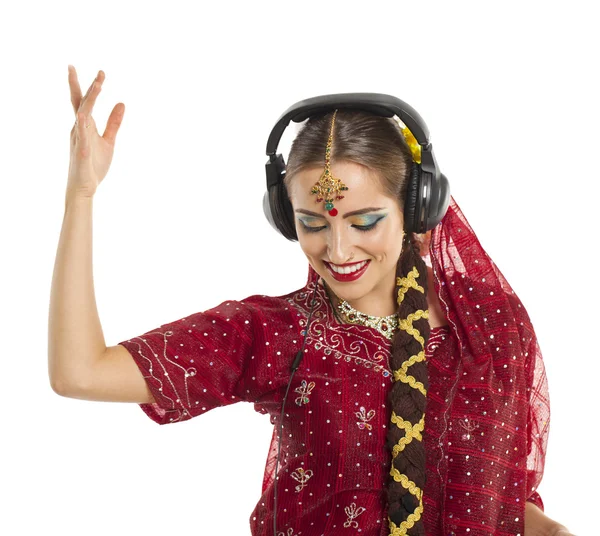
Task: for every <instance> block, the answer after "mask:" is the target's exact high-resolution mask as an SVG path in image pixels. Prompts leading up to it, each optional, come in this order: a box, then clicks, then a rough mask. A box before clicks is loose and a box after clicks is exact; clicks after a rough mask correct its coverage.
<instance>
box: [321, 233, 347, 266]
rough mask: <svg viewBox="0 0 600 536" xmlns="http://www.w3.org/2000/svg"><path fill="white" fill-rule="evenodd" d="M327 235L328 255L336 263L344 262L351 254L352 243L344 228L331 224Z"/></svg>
mask: <svg viewBox="0 0 600 536" xmlns="http://www.w3.org/2000/svg"><path fill="white" fill-rule="evenodd" d="M327 234H328V237H327V255H328V257H329V260H330V261H331V262H332V263H334V264H344V263H346V262H348V259H349V258H350V256H351V250H352V244H351V243H350V241H349V239H348V237H347V236H346V233H345V232H344V230H343V229H339V228H338V229H337V230H335V229H334V228H333V226H330V231H329V233H327Z"/></svg>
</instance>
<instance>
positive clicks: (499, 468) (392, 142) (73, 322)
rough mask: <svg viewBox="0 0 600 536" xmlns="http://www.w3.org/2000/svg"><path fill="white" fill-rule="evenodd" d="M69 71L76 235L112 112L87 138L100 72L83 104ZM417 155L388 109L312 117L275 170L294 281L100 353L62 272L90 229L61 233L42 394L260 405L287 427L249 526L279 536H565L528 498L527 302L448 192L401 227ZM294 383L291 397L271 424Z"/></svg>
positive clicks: (164, 415) (534, 481)
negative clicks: (48, 384)
mask: <svg viewBox="0 0 600 536" xmlns="http://www.w3.org/2000/svg"><path fill="white" fill-rule="evenodd" d="M69 80H70V84H71V94H72V102H73V106H74V108H75V111H76V113H77V118H78V121H77V124H76V127H74V130H73V144H72V155H71V167H70V174H69V181H68V186H67V197H66V199H67V215H66V216H65V224H64V225H67V226H73V227H76V226H77V225H84V224H83V223H81V221H89V211H90V210H91V208H90V204H91V201H90V200H91V199H92V198H93V195H94V193H95V191H96V188H97V185H98V184H99V182H100V181H101V180H102V179H103V177H104V176H105V175H106V172H107V170H108V167H109V165H110V160H111V158H112V150H113V147H114V141H115V136H116V133H117V130H118V128H119V126H120V123H121V121H122V117H123V112H124V107H123V106H122V105H120V104H117V105H116V106H115V108H114V109H113V112H112V113H111V115H110V117H109V120H108V126H107V129H106V131H105V133H104V135H103V136H102V137H100V136H98V134H97V133H96V131H95V128H94V124H93V120H92V118H91V112H92V108H93V104H94V101H95V99H96V97H97V94H98V92H99V90H100V86H101V84H102V82H103V80H104V73H103V72H102V71H100V72H99V75H98V77H97V79H96V82H95V84H93V85H92V87H91V88H90V90H89V91H88V94H87V95H86V96H85V97H84V98H83V99H82V98H81V92H80V90H79V85H78V83H77V78H76V75H75V72H74V70H73V69H72V70H71V71H70V76H69ZM418 159H419V153H418V148H416V147H415V145H414V143H413V138H412V135H411V133H410V132H409V131H408V130H407V129H405V128H404V129H403V128H399V126H398V125H397V124H396V122H395V121H394V120H392V119H390V118H386V117H380V116H376V115H372V114H369V113H367V112H364V111H359V110H332V111H329V112H327V113H323V114H318V115H315V116H314V117H311V118H310V119H309V120H308V121H307V122H306V124H305V125H304V128H303V129H302V130H301V131H300V133H299V134H298V136H297V137H296V139H295V141H294V143H293V146H292V149H291V151H290V155H289V162H288V165H287V167H286V174H285V191H286V195H287V196H288V197H289V201H290V203H291V210H293V216H292V217H293V222H294V223H293V225H294V229H295V236H297V239H298V241H299V243H300V246H301V248H302V250H303V251H304V253H305V255H306V256H307V259H308V261H309V275H308V280H307V283H306V285H305V286H304V287H303V288H301V289H298V290H296V291H294V292H291V293H289V294H286V295H284V296H277V297H268V296H262V295H255V296H249V297H248V298H246V299H244V300H240V301H235V300H229V301H225V302H223V303H221V304H220V305H218V306H217V307H214V308H212V309H210V310H208V311H205V312H202V313H195V314H192V315H190V316H188V317H185V318H182V319H179V320H177V321H175V322H171V323H169V324H165V325H162V326H160V328H157V329H155V330H152V331H149V332H147V333H145V334H143V335H141V336H139V337H133V338H131V339H129V340H126V341H122V342H121V343H119V344H118V345H117V346H114V347H110V348H102V346H103V343H101V341H100V340H98V338H97V337H98V335H97V334H98V333H101V330H99V329H98V325H99V322H98V321H97V314H96V315H95V316H94V315H75V314H74V313H71V314H73V316H72V317H71V318H66V315H68V314H69V311H72V310H73V309H71V308H70V307H69V306H68V299H69V295H68V292H67V290H66V285H62V284H61V281H62V278H61V271H62V270H65V271H66V270H68V268H67V267H68V263H69V262H71V263H75V262H77V261H76V259H81V258H82V254H83V252H85V251H88V249H86V247H87V242H86V239H89V234H86V233H79V234H78V233H74V234H73V236H74V237H76V238H79V240H80V242H79V243H77V244H75V245H73V244H72V245H71V247H70V249H69V251H68V252H65V253H63V252H62V248H61V247H60V245H59V255H58V257H57V264H56V269H55V277H54V280H53V289H52V303H51V317H50V330H51V337H50V340H51V341H53V342H52V343H51V347H50V349H49V356H50V357H49V358H50V367H49V370H50V374H51V381H52V385H53V387H54V389H55V390H56V391H57V392H58V393H60V394H62V395H64V396H73V397H77V398H86V399H90V400H110V401H115V400H120V401H125V400H127V401H132V400H133V401H136V402H139V403H140V404H141V408H142V409H143V410H144V411H145V412H146V414H147V415H148V416H149V417H150V418H152V419H153V420H154V421H156V422H158V423H159V424H167V423H172V422H179V421H182V420H187V419H190V418H192V417H195V416H198V415H201V414H203V413H205V412H206V411H209V410H210V409H212V408H214V407H218V406H222V405H226V404H230V403H233V402H237V401H242V400H243V401H248V402H252V403H254V405H255V409H256V410H257V411H259V412H261V413H265V414H267V413H268V414H269V415H270V416H271V422H272V423H273V424H275V423H277V424H278V425H283V427H284V428H285V433H281V432H280V430H279V426H278V427H274V431H273V438H272V441H271V447H270V449H269V455H268V457H267V463H266V467H265V475H264V481H263V488H262V491H263V494H262V496H261V497H260V498H259V500H258V502H257V505H256V507H255V509H254V511H253V512H252V514H251V516H250V525H251V530H252V534H253V535H267V534H273V532H274V530H273V525H275V524H276V525H277V534H278V535H284V536H295V535H303V536H308V535H313V534H314V535H321V534H323V535H328V534H337V533H338V532H342V533H344V534H345V533H361V534H363V535H373V536H374V535H385V534H393V535H400V534H411V535H412V534H428V535H437V534H439V535H442V534H443V535H447V534H506V535H508V534H511V535H514V534H525V535H526V536H533V535H534V534H548V535H550V534H569V533H568V531H567V529H566V528H565V527H564V526H562V525H560V524H558V523H556V522H555V521H553V520H551V519H550V518H548V517H547V516H545V515H544V513H543V511H542V509H543V503H542V501H541V498H540V496H539V495H538V494H537V492H536V491H535V489H536V488H537V486H538V484H539V482H540V480H541V477H542V472H543V460H544V453H545V446H546V440H547V434H548V419H549V410H548V400H547V385H546V379H545V374H544V368H543V362H542V356H541V353H540V349H539V345H538V344H537V339H536V337H535V333H534V331H533V328H532V326H531V323H530V322H529V318H528V316H527V313H526V311H525V309H524V308H523V306H522V304H521V302H520V300H519V299H518V297H517V296H516V295H515V294H514V292H513V291H512V289H511V288H510V286H509V284H508V282H507V281H506V280H505V279H504V277H503V276H502V274H501V273H500V271H499V270H498V269H497V267H496V266H495V265H494V263H493V262H492V261H491V259H490V258H489V256H487V254H486V253H485V251H484V250H483V249H482V248H481V245H480V244H479V242H478V240H477V238H476V236H475V234H474V232H473V230H472V229H471V227H470V226H469V224H468V222H467V221H466V219H465V218H464V216H463V214H462V212H461V211H460V209H459V207H458V205H457V204H456V202H455V201H454V200H453V199H451V201H450V205H449V207H448V210H447V212H446V214H445V216H444V218H443V221H442V222H441V223H440V224H439V225H437V226H436V227H435V228H434V229H433V230H432V231H431V232H428V233H425V234H421V235H415V234H414V233H405V232H404V229H405V221H404V216H405V214H404V212H403V208H404V202H405V197H406V188H407V181H408V178H409V176H410V174H411V173H412V171H411V170H412V169H414V167H413V164H414V163H415V162H418ZM331 179H333V182H332V180H331ZM332 184H334V185H335V192H331V191H328V190H327V188H328V187H330V186H331V185H332ZM330 189H331V188H330ZM333 194H336V195H335V196H334V195H333ZM334 205H335V206H334ZM69 209H70V210H69ZM64 234H69V233H64ZM61 240H62V235H61ZM419 244H420V245H419ZM78 245H79V248H78ZM78 249H79V250H78ZM79 262H81V261H79ZM349 272H353V273H352V274H350V273H349ZM82 277H84V275H82ZM70 283H71V284H73V281H72V280H71V281H70ZM63 287H65V288H63ZM80 288H82V289H84V288H86V285H83V284H82V285H81V287H80ZM87 290H88V291H89V286H88V287H87ZM92 290H93V287H92ZM72 299H73V301H75V297H72ZM77 299H78V300H79V302H80V303H81V296H77ZM87 303H89V304H90V307H95V305H93V300H92V299H90V300H89V301H88V302H87ZM86 316H87V318H94V320H95V322H94V325H91V326H89V325H85V321H86V320H85V318H86ZM59 328H61V329H59ZM69 330H72V332H73V333H78V334H80V339H81V334H82V333H83V334H84V337H85V335H88V337H87V338H86V339H85V340H86V341H87V344H88V345H89V347H88V349H89V351H88V352H81V348H79V351H78V352H74V351H72V350H70V349H69V347H68V344H69V340H70V339H69ZM100 336H101V335H100ZM94 337H96V338H94ZM71 338H73V337H71ZM298 353H299V354H300V355H301V357H302V360H301V362H300V364H299V366H298V368H297V372H295V373H294V375H293V376H292V377H291V378H290V364H291V361H292V360H293V356H294V355H296V354H298ZM82 354H83V355H87V356H90V357H89V359H90V361H89V362H88V363H84V362H81V355H82ZM75 355H76V356H77V363H74V362H69V360H68V356H75ZM92 370H93V373H92ZM117 379H118V381H117ZM288 382H291V383H290V384H289V385H291V389H292V393H293V395H292V397H293V403H290V404H288V405H286V406H285V416H286V418H285V420H284V421H283V422H280V417H279V413H280V410H281V407H282V404H283V403H284V401H285V398H286V397H287V392H288V391H287V389H286V387H289V386H288ZM290 402H291V401H290ZM279 444H281V455H282V460H281V468H279V463H277V462H276V459H275V458H276V455H277V450H278V445H279ZM275 474H277V475H279V476H278V478H277V479H275ZM277 484H279V486H278V485H277ZM275 503H276V505H275ZM274 511H276V513H277V517H276V520H275V519H273V518H274V515H273V514H274Z"/></svg>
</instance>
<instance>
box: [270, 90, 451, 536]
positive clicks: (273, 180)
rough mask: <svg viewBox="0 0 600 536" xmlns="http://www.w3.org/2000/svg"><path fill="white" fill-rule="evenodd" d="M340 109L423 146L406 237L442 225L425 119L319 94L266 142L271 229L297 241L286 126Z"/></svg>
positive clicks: (373, 98) (446, 197) (377, 98)
mask: <svg viewBox="0 0 600 536" xmlns="http://www.w3.org/2000/svg"><path fill="white" fill-rule="evenodd" d="M342 108H349V109H358V110H363V111H366V112H369V113H372V114H374V115H379V116H382V117H393V116H394V115H396V116H397V117H398V118H400V120H401V121H402V122H403V123H404V124H405V125H406V126H407V127H408V129H409V130H410V132H411V133H412V134H413V136H414V137H415V138H416V140H417V142H418V143H419V145H420V146H421V163H420V164H418V163H416V162H414V160H413V162H412V166H411V169H410V177H409V182H408V185H407V190H406V200H405V203H404V229H405V232H406V233H411V232H412V233H417V234H422V233H426V232H427V231H429V230H430V229H433V228H434V227H435V226H436V225H437V224H438V223H439V222H440V221H442V218H443V217H444V215H445V214H446V211H447V210H448V206H449V204H450V183H449V182H448V179H447V178H446V176H445V175H444V174H443V173H441V172H440V170H439V168H438V166H437V162H436V160H435V156H434V154H433V147H432V145H431V142H430V141H429V129H428V128H427V125H426V124H425V121H423V119H422V118H421V116H420V115H419V114H418V113H417V111H416V110H415V109H414V108H413V107H412V106H410V105H408V104H407V103H405V102H403V101H401V100H400V99H398V98H396V97H393V96H392V95H385V94H383V93H335V94H331V95H321V96H318V97H313V98H310V99H305V100H301V101H298V102H297V103H296V104H293V105H292V106H290V107H289V108H288V109H287V110H286V111H285V112H283V114H282V115H281V116H280V117H279V119H278V120H277V123H275V126H274V127H273V129H272V130H271V134H269V139H268V141H267V156H268V157H269V160H268V161H267V163H266V165H265V168H266V172H267V191H266V192H265V194H264V196H263V211H264V213H265V216H266V218H267V220H268V221H269V223H270V224H271V226H272V227H273V228H274V229H275V230H276V231H278V232H279V233H281V234H282V235H283V236H284V237H285V238H287V239H288V240H298V236H297V234H296V227H295V224H294V211H293V208H292V203H291V201H290V199H289V196H288V194H287V190H286V188H285V185H284V184H283V179H284V177H285V161H284V160H283V156H282V155H281V154H277V146H278V145H279V141H280V140H281V136H282V135H283V132H284V131H285V129H286V127H287V126H288V124H289V122H290V121H294V122H295V123H300V122H302V121H304V120H305V119H307V118H308V117H310V116H312V115H317V114H321V113H326V112H329V111H333V110H335V109H342ZM316 288H317V282H316V281H315V283H314V288H313V292H312V303H311V307H310V313H309V315H308V319H307V321H306V327H305V329H304V331H303V332H302V333H301V334H302V335H303V336H304V338H303V340H302V348H301V349H300V350H299V351H298V353H297V354H296V357H295V359H294V362H293V363H292V365H291V367H290V372H291V375H290V380H289V382H288V385H287V389H286V391H285V396H284V397H283V404H282V406H281V415H280V418H279V434H278V437H279V441H278V445H277V461H276V464H275V477H274V490H273V504H274V506H273V536H277V482H278V480H279V476H278V474H277V472H278V468H279V454H280V450H281V435H282V429H283V415H284V408H285V402H286V399H287V395H288V391H289V389H290V385H291V383H292V379H293V377H294V373H295V372H296V370H297V368H298V367H299V366H300V361H302V356H303V355H304V347H305V345H306V337H307V335H308V328H309V325H310V320H311V317H312V313H313V309H314V305H315V291H316Z"/></svg>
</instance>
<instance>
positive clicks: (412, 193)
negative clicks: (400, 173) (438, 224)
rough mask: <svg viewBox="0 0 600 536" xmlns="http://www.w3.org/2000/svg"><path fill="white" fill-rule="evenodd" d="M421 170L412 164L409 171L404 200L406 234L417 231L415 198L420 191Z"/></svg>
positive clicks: (414, 163) (415, 164)
mask: <svg viewBox="0 0 600 536" xmlns="http://www.w3.org/2000/svg"><path fill="white" fill-rule="evenodd" d="M420 182H421V168H420V166H419V165H418V164H417V163H416V162H413V163H412V166H411V169H410V178H409V179H408V185H407V187H406V199H405V201H404V230H405V231H406V232H407V233H415V232H417V231H416V229H418V227H419V226H418V222H417V221H415V219H416V211H417V197H418V195H419V191H420V189H421V188H420Z"/></svg>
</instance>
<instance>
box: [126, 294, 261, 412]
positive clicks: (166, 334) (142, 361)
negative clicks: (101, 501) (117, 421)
mask: <svg viewBox="0 0 600 536" xmlns="http://www.w3.org/2000/svg"><path fill="white" fill-rule="evenodd" d="M256 324H258V325H256ZM261 326H262V324H259V322H258V321H257V318H256V314H255V313H254V311H253V309H252V308H251V307H249V306H247V305H245V304H244V302H239V301H227V302H223V303H221V304H220V305H218V306H216V307H214V308H212V309H209V310H207V311H205V312H201V313H195V314H192V315H190V316H187V317H184V318H181V319H179V320H176V321H174V322H171V323H168V324H164V325H162V326H160V328H158V329H154V330H152V331H148V332H147V333H144V334H143V335H140V336H139V337H133V338H131V339H129V340H126V341H121V342H120V343H118V344H120V345H121V346H124V347H125V348H126V349H127V350H128V351H129V353H130V354H131V355H132V357H133V359H134V361H135V363H136V364H137V366H138V367H139V369H140V371H141V372H142V375H143V376H144V378H145V380H146V382H147V384H148V387H149V389H150V391H151V392H152V394H153V396H154V399H155V401H156V402H155V403H151V404H139V406H140V408H141V409H142V410H143V411H144V412H145V413H146V414H147V415H148V417H150V418H151V419H152V420H153V421H155V422H157V423H158V424H169V423H174V422H180V421H185V420H188V419H191V418H192V417H196V416H198V415H201V414H202V413H205V412H207V411H209V410H211V409H213V408H216V407H219V406H225V405H228V404H232V403H234V402H238V401H240V400H251V399H252V398H253V397H257V396H258V393H253V392H251V390H249V389H247V388H246V385H245V384H244V381H243V380H244V374H245V369H246V368H247V366H248V361H249V360H250V359H254V353H255V349H256V344H258V343H257V340H259V339H261V338H262V336H264V334H263V333H262V330H261V329H260V327H261ZM262 344H263V345H264V342H263V343H262Z"/></svg>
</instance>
